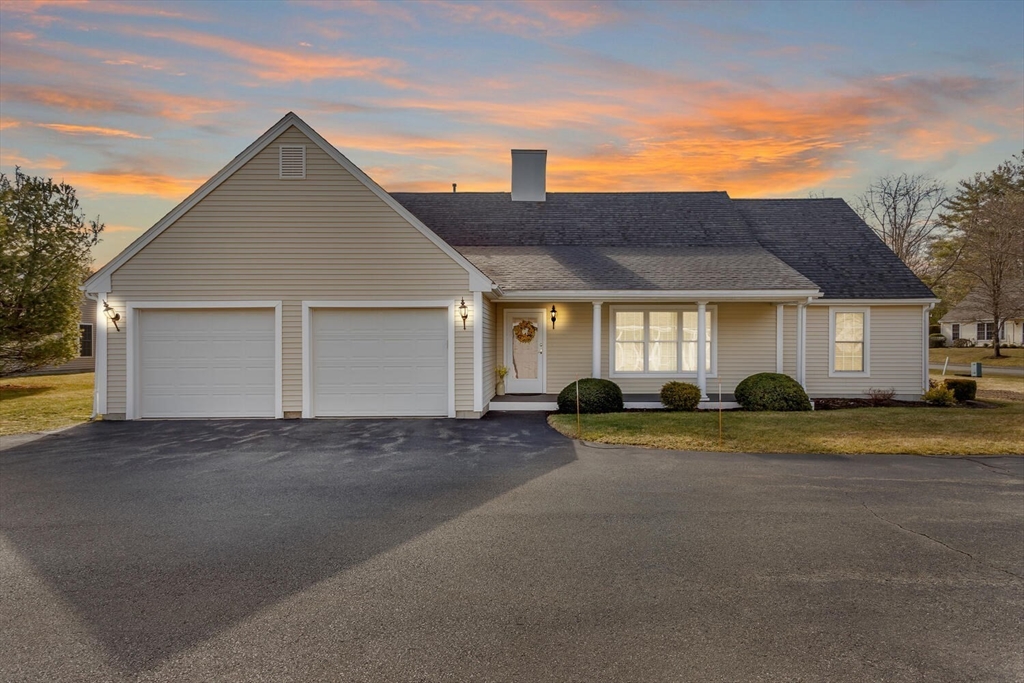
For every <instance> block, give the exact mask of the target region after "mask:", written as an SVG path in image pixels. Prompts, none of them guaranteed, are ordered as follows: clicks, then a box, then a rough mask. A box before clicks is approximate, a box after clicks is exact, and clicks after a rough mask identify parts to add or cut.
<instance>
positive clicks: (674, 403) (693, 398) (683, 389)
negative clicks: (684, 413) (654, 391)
mask: <svg viewBox="0 0 1024 683" xmlns="http://www.w3.org/2000/svg"><path fill="white" fill-rule="evenodd" d="M661 403H662V405H664V406H665V407H666V408H668V409H669V410H697V404H699V403H700V387H698V386H697V385H696V384H688V383H687V382H668V383H667V384H665V386H663V387H662V388H661Z"/></svg>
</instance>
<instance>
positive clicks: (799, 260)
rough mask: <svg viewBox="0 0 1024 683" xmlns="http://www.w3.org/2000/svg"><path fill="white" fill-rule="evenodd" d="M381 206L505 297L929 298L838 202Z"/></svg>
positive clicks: (632, 197)
mask: <svg viewBox="0 0 1024 683" xmlns="http://www.w3.org/2000/svg"><path fill="white" fill-rule="evenodd" d="M392 196H393V197H394V198H395V199H396V200H398V202H399V203H401V204H402V205H403V206H405V208H406V209H408V210H409V211H410V212H411V213H412V214H413V215H415V216H416V217H417V218H419V219H420V220H421V221H422V222H423V223H424V224H425V225H427V226H428V227H429V228H430V229H431V230H433V231H434V232H436V233H437V234H438V235H439V236H440V237H441V238H442V239H443V240H445V241H446V242H447V243H448V244H450V245H452V246H453V247H455V248H456V249H457V250H458V251H460V252H461V253H462V254H463V255H464V256H465V257H466V258H467V259H469V260H470V262H472V263H473V264H474V265H476V266H477V267H478V268H480V270H482V271H483V272H484V273H486V274H487V275H488V276H489V277H491V278H492V279H494V281H495V282H497V283H498V284H499V285H500V286H501V287H502V288H504V289H509V290H564V289H583V290H587V289H592V290H609V289H614V290H627V289H637V290H644V289H648V290H665V289H679V290H683V289H685V290H690V289H708V290H711V289H716V290H746V289H809V288H812V289H813V288H814V286H817V287H818V288H820V289H821V290H822V291H823V293H824V295H825V297H826V298H842V299H867V298H887V299H888V298H894V299H895V298H925V297H928V298H930V297H931V296H932V293H931V291H929V290H928V288H927V287H925V286H924V284H922V283H921V281H920V280H918V279H917V277H916V276H914V274H913V273H912V272H911V271H910V269H909V268H907V267H906V266H905V265H904V264H903V262H902V261H900V260H899V259H898V258H897V257H896V256H895V255H894V254H893V253H892V252H891V251H890V250H889V249H888V248H887V247H886V246H885V245H884V244H883V243H882V242H881V241H880V240H879V239H878V238H877V237H876V236H875V234H874V233H873V232H872V231H871V229H870V228H869V227H868V226H867V225H865V224H864V222H863V221H862V220H861V219H860V217H859V216H857V214H856V213H854V212H853V210H852V209H850V207H849V206H848V205H847V204H846V202H844V201H843V200H841V199H783V200H773V199H768V200H733V199H730V198H729V195H728V194H726V193H725V192H621V193H588V192H551V193H548V194H547V201H544V202H513V201H512V198H511V195H510V194H509V193H506V192H464V193H457V194H456V193H447V192H445V193H408V192H396V193H392Z"/></svg>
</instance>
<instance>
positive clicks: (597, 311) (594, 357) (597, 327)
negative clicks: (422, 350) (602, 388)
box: [590, 301, 603, 377]
mask: <svg viewBox="0 0 1024 683" xmlns="http://www.w3.org/2000/svg"><path fill="white" fill-rule="evenodd" d="M602 303H603V302H601V301H595V302H594V339H593V352H592V353H591V356H590V358H591V361H590V373H591V375H590V376H591V377H600V376H601V304H602Z"/></svg>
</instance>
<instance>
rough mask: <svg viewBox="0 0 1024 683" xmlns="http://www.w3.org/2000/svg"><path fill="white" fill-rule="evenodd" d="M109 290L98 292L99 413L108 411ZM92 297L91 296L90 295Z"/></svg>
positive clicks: (95, 376) (95, 368)
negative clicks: (106, 310)
mask: <svg viewBox="0 0 1024 683" xmlns="http://www.w3.org/2000/svg"><path fill="white" fill-rule="evenodd" d="M108 294H109V292H96V348H94V349H93V357H94V359H95V361H94V362H95V364H94V366H93V373H94V374H93V385H92V388H93V394H94V395H95V403H96V405H95V406H94V409H95V411H96V414H97V415H104V414H106V412H107V325H109V324H110V323H109V321H108V320H107V316H106V314H105V313H104V312H103V302H104V301H106V299H107V295H108ZM90 298H91V297H90Z"/></svg>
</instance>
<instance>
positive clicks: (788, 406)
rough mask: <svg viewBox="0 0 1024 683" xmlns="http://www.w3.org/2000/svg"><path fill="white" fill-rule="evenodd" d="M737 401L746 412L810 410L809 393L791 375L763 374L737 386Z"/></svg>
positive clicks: (748, 378) (751, 377) (749, 378)
mask: <svg viewBox="0 0 1024 683" xmlns="http://www.w3.org/2000/svg"><path fill="white" fill-rule="evenodd" d="M735 394H736V401H737V402H738V403H739V404H740V405H741V406H742V407H743V409H744V410H810V409H811V401H810V399H809V398H807V392H805V391H804V388H803V387H802V386H800V384H799V383H798V382H797V381H796V380H795V379H793V378H792V377H790V376H789V375H780V374H777V373H774V372H761V373H758V374H756V375H751V376H750V377H747V378H746V379H745V380H743V381H742V382H740V383H739V384H738V385H737V386H736V391H735Z"/></svg>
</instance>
